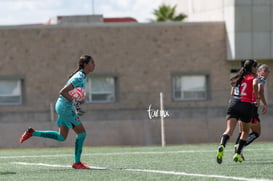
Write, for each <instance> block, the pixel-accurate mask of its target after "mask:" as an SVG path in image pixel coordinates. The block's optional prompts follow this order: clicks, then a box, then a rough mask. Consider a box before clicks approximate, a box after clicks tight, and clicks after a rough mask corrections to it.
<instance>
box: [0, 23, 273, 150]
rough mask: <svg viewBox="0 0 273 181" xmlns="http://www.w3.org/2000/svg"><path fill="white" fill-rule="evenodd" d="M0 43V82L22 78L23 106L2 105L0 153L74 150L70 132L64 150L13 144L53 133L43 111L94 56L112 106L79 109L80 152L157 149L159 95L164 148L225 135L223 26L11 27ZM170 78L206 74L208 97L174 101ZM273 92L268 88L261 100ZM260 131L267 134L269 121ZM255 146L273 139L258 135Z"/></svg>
mask: <svg viewBox="0 0 273 181" xmlns="http://www.w3.org/2000/svg"><path fill="white" fill-rule="evenodd" d="M0 39H1V41H0V47H1V48H0V57H1V61H0V78H1V76H2V77H4V76H18V75H20V76H21V77H23V78H24V102H23V105H19V106H1V109H0V137H1V142H0V147H42V146H73V145H74V134H73V133H72V134H71V135H70V136H69V138H68V140H67V141H66V142H64V143H58V142H55V141H52V140H45V139H40V138H33V139H31V140H29V141H27V142H26V143H24V144H22V145H20V144H19V143H18V140H19V136H20V135H21V133H22V132H23V131H24V130H25V129H26V128H27V127H28V126H32V127H33V128H35V129H38V130H39V129H40V130H47V129H55V130H57V127H56V126H55V123H54V121H53V122H52V121H51V119H50V104H52V103H53V104H54V103H55V101H56V99H57V97H58V92H59V90H60V89H61V88H62V86H63V85H64V84H65V82H66V80H67V77H68V75H69V74H70V73H71V72H72V71H73V70H74V69H75V68H76V66H77V60H78V58H79V56H80V55H82V54H91V55H92V56H93V57H94V59H95V61H96V70H95V73H98V74H109V73H113V74H116V75H117V81H118V93H117V94H118V100H117V102H114V103H108V104H105V103H104V104H102V103H100V104H99V103H91V104H86V105H84V107H83V108H84V109H85V110H86V111H87V114H86V115H84V116H83V117H82V121H83V123H84V125H85V127H86V130H87V132H88V137H87V141H86V145H154V144H160V122H159V118H154V119H149V117H148V114H147V109H148V107H149V105H152V107H153V108H154V109H159V92H160V91H162V92H163V93H164V102H165V109H166V110H168V111H169V115H170V116H169V117H168V118H167V119H166V135H167V144H183V143H201V142H215V141H218V140H219V137H220V135H221V133H222V132H223V130H224V128H225V121H224V118H225V110H226V105H227V101H228V94H229V89H230V88H229V83H228V80H229V76H230V69H231V68H234V67H236V68H238V66H239V65H240V62H228V61H226V59H225V57H226V38H225V25H224V23H213V22H212V23H159V24H115V25H111V24H110V25H109V24H108V25H105V24H96V25H90V24H89V25H87V24H78V25H75V26H73V25H69V26H68V25H54V26H26V27H24V26H12V27H1V28H0ZM265 63H268V64H269V65H270V66H272V63H271V62H270V61H269V62H265ZM175 72H183V73H193V72H197V73H198V72H199V73H200V72H205V73H207V74H208V75H209V95H210V96H209V98H208V99H207V100H203V101H173V100H172V85H171V75H172V74H173V73H175ZM91 76H92V74H91ZM272 90H273V89H272V84H271V83H270V82H268V95H272ZM269 103H270V104H271V103H272V97H269ZM271 117H272V115H271V114H269V115H268V117H265V119H270V118H271ZM54 118H55V119H56V115H55V117H54ZM265 122H266V121H265ZM265 126H266V128H265V129H270V127H272V125H270V123H269V121H268V122H267V123H265ZM71 132H72V131H71ZM10 133H12V134H10ZM262 139H264V140H271V139H272V136H271V134H269V133H268V132H265V134H264V137H262V138H261V140H262Z"/></svg>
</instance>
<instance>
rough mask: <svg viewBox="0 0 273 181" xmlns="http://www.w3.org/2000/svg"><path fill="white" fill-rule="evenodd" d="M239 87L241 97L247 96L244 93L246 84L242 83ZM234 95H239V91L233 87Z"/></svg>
mask: <svg viewBox="0 0 273 181" xmlns="http://www.w3.org/2000/svg"><path fill="white" fill-rule="evenodd" d="M241 87H242V90H241V95H242V96H246V95H247V94H246V92H245V91H246V87H247V84H246V83H242V84H241ZM234 95H237V96H239V95H240V89H239V87H235V89H234Z"/></svg>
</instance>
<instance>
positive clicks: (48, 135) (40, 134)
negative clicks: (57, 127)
mask: <svg viewBox="0 0 273 181" xmlns="http://www.w3.org/2000/svg"><path fill="white" fill-rule="evenodd" d="M32 136H37V137H42V138H49V139H53V140H57V141H65V138H64V137H63V136H62V135H61V134H60V133H59V132H57V131H36V130H35V131H34V132H33V133H32Z"/></svg>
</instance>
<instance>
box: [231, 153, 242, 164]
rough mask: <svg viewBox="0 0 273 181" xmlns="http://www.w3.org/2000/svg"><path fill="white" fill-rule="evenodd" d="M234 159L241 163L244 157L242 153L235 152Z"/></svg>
mask: <svg viewBox="0 0 273 181" xmlns="http://www.w3.org/2000/svg"><path fill="white" fill-rule="evenodd" d="M233 161H235V162H240V163H241V162H242V161H243V158H242V157H241V155H240V154H238V153H235V155H234V156H233Z"/></svg>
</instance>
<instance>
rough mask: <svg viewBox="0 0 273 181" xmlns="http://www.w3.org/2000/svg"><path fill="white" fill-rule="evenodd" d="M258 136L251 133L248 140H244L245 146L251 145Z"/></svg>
mask: <svg viewBox="0 0 273 181" xmlns="http://www.w3.org/2000/svg"><path fill="white" fill-rule="evenodd" d="M259 136H260V135H259V134H258V133H256V132H252V133H250V134H249V135H248V138H247V140H246V143H245V146H247V145H249V144H250V143H252V142H253V141H254V140H256V139H257V138H258V137H259Z"/></svg>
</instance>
